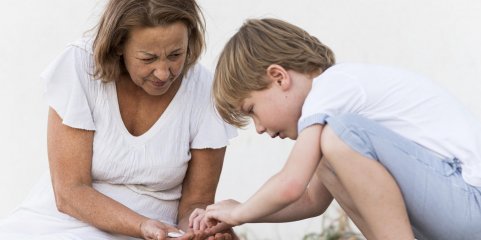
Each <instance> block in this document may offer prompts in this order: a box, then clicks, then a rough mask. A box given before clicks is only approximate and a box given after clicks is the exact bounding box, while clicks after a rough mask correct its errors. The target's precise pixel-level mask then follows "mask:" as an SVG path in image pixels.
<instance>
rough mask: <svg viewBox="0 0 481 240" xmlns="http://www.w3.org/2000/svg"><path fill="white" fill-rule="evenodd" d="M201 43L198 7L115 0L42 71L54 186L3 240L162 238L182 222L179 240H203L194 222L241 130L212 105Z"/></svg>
mask: <svg viewBox="0 0 481 240" xmlns="http://www.w3.org/2000/svg"><path fill="white" fill-rule="evenodd" d="M203 47H204V26H203V22H202V19H201V14H200V10H199V7H198V5H197V4H196V3H195V1H194V0H189V1H186V0H141V1H140V0H111V1H109V3H108V4H107V7H106V9H105V12H104V14H103V16H102V17H101V19H100V23H99V25H98V29H97V33H96V35H95V37H94V38H93V39H82V40H81V41H78V42H75V43H73V44H70V45H69V46H68V47H67V48H66V50H65V51H64V53H63V54H61V55H60V56H59V57H58V58H57V59H56V60H55V61H54V62H53V63H52V64H51V65H50V66H49V67H48V69H47V70H46V71H45V72H44V73H43V74H42V78H43V79H44V80H45V81H46V92H45V94H46V99H47V101H48V104H49V106H50V110H49V117H48V157H49V167H50V177H51V179H48V176H47V177H45V178H43V179H42V181H40V183H39V184H38V185H37V186H36V187H35V188H34V190H33V191H32V192H31V194H30V196H29V197H28V198H27V200H26V201H25V202H24V203H23V204H22V205H21V206H20V207H19V208H18V209H16V210H15V211H14V212H13V214H12V215H11V216H9V217H8V218H7V219H5V220H3V221H2V223H0V239H6V238H8V239H21V238H25V239H131V238H145V239H166V238H167V235H168V233H169V232H178V231H179V230H178V229H177V227H176V225H177V224H178V227H179V228H180V229H182V230H183V231H185V232H187V234H185V235H184V236H183V237H182V239H193V238H194V237H195V238H196V239H204V238H205V237H207V236H205V235H204V234H203V233H202V232H196V233H194V232H193V231H192V230H189V227H188V217H189V215H190V213H191V212H192V211H193V209H195V208H198V207H201V208H202V207H204V206H206V205H207V204H209V203H212V202H213V200H214V195H215V190H216V187H217V182H218V179H219V176H220V172H221V168H222V162H223V157H224V153H225V146H226V145H227V141H228V139H229V138H231V137H233V136H234V135H235V132H234V130H233V129H231V128H230V127H229V126H226V125H224V123H223V122H222V120H220V119H219V118H218V117H217V114H216V112H215V110H214V108H213V106H212V104H211V99H210V86H211V81H212V76H211V75H210V73H208V72H207V71H206V70H205V69H204V68H203V67H202V66H200V65H198V64H196V61H197V60H198V57H199V55H200V53H201V52H202V49H203ZM194 235H195V236H194ZM214 237H215V239H229V238H231V237H233V233H232V232H230V233H225V234H224V233H221V234H216V235H215V236H211V237H210V239H212V238H214Z"/></svg>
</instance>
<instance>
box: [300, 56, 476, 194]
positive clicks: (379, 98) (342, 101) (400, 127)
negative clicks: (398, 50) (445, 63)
mask: <svg viewBox="0 0 481 240" xmlns="http://www.w3.org/2000/svg"><path fill="white" fill-rule="evenodd" d="M347 113H354V114H358V115H360V116H362V117H365V118H367V119H371V120H374V121H376V122H378V123H380V124H381V125H383V126H385V127H387V128H389V129H391V130H392V131H394V132H396V133H398V134H399V135H401V136H403V137H405V138H407V139H410V140H412V141H414V142H416V143H417V144H419V145H421V146H424V147H425V148H427V149H430V150H431V151H433V152H434V153H437V154H438V155H440V156H442V157H445V158H450V159H453V158H456V159H458V160H459V161H460V162H461V163H462V169H463V172H462V175H463V178H464V179H465V181H466V182H467V183H469V184H471V185H473V186H478V187H480V186H481V121H480V120H479V119H477V118H475V116H474V115H473V114H471V113H470V112H468V111H467V109H465V108H464V107H463V106H462V105H461V104H460V103H459V102H458V101H457V100H456V99H455V98H453V97H452V96H451V95H450V94H449V93H448V92H447V91H445V90H444V89H442V88H440V87H439V86H437V85H435V84H434V83H433V82H431V81H430V80H429V79H427V78H425V77H423V76H420V75H417V74H415V73H412V72H408V71H404V70H400V69H396V68H391V67H387V66H379V65H366V64H353V63H342V64H337V65H334V66H332V67H330V68H329V69H327V70H326V71H325V72H324V73H322V74H321V75H320V76H318V77H317V78H315V79H314V80H313V83H312V89H311V91H310V92H309V94H308V96H307V98H306V100H305V102H304V105H303V108H302V116H301V118H300V119H299V127H298V131H299V132H301V131H302V130H303V129H304V128H306V127H307V126H309V125H312V124H315V123H321V124H324V123H325V121H324V120H325V118H327V117H329V116H338V115H342V114H347ZM313 119H316V120H314V121H313Z"/></svg>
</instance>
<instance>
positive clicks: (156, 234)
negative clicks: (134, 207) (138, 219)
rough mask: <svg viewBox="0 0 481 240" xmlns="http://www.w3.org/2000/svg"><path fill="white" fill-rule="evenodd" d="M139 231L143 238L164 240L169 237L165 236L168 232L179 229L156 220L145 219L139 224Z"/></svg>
mask: <svg viewBox="0 0 481 240" xmlns="http://www.w3.org/2000/svg"><path fill="white" fill-rule="evenodd" d="M140 232H141V233H142V237H143V238H144V239H148V240H165V239H169V238H168V236H167V234H168V233H169V232H179V229H177V228H175V227H173V226H169V225H167V224H165V223H161V222H159V221H157V220H153V219H147V220H145V221H143V222H142V223H141V224H140ZM187 239H189V238H187Z"/></svg>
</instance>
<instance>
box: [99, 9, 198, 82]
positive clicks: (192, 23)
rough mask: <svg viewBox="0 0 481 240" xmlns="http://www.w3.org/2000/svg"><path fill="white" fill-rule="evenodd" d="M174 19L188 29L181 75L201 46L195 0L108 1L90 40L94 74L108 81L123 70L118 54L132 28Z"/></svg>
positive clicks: (169, 22) (167, 23)
mask: <svg viewBox="0 0 481 240" xmlns="http://www.w3.org/2000/svg"><path fill="white" fill-rule="evenodd" d="M178 21H181V22H183V23H184V24H185V25H186V26H187V29H188V31H189V32H188V34H189V43H188V49H187V56H186V62H185V66H184V69H183V71H182V73H181V75H183V74H184V73H185V72H186V71H187V70H188V69H189V68H190V67H191V66H192V65H193V64H194V63H195V62H196V61H197V59H198V58H199V56H200V54H201V53H202V50H203V49H204V45H205V43H204V33H205V25H204V19H203V16H202V13H201V11H200V8H199V6H198V5H197V3H196V2H195V0H110V1H109V2H108V4H107V6H106V9H105V11H104V13H103V15H102V17H101V18H100V22H99V24H98V26H97V33H96V36H95V40H94V43H93V52H94V53H93V54H94V62H95V68H94V72H93V75H94V77H95V78H96V79H101V80H102V81H105V82H109V81H115V80H117V79H118V78H119V77H120V75H122V74H124V73H126V72H127V70H126V68H125V65H124V62H123V59H122V57H121V55H120V53H121V52H122V48H123V47H124V44H125V41H126V40H127V38H128V37H129V33H130V31H131V30H132V29H133V28H136V27H155V26H165V25H169V24H172V23H174V22H178Z"/></svg>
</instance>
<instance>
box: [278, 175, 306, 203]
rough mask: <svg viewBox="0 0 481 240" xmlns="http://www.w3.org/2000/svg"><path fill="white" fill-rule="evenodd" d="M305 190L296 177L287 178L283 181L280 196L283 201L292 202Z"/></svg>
mask: <svg viewBox="0 0 481 240" xmlns="http://www.w3.org/2000/svg"><path fill="white" fill-rule="evenodd" d="M304 191H305V186H304V184H302V183H301V182H299V181H298V180H296V179H288V180H286V181H285V183H284V185H283V187H282V191H281V194H280V198H281V200H282V201H283V202H287V203H292V202H294V201H296V200H298V199H299V198H300V197H301V196H302V194H303V193H304Z"/></svg>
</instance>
